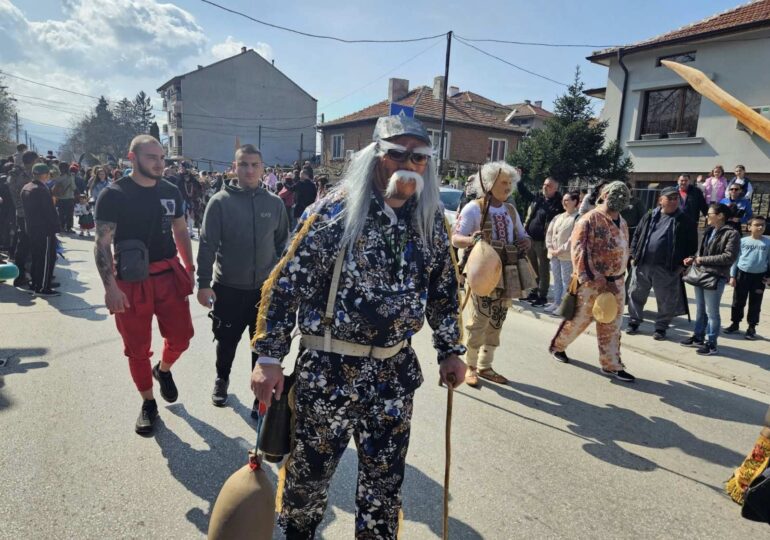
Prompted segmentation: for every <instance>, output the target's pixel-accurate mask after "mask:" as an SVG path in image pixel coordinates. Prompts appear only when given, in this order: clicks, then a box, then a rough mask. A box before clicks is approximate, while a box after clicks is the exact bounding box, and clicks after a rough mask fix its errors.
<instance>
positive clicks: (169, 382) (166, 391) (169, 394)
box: [152, 362, 179, 403]
mask: <svg viewBox="0 0 770 540" xmlns="http://www.w3.org/2000/svg"><path fill="white" fill-rule="evenodd" d="M152 376H153V377H155V380H156V381H158V384H160V395H161V396H163V399H165V400H166V401H168V402H169V403H174V402H175V401H176V400H177V398H178V397H179V391H178V390H177V389H176V385H175V384H174V377H173V376H172V375H171V372H170V371H169V372H164V371H161V370H160V362H158V363H157V364H155V367H154V368H152Z"/></svg>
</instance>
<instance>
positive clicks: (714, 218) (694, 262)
mask: <svg viewBox="0 0 770 540" xmlns="http://www.w3.org/2000/svg"><path fill="white" fill-rule="evenodd" d="M730 216H731V211H730V208H729V207H728V206H727V205H724V204H721V203H713V204H711V206H709V210H708V214H707V218H708V224H709V227H708V228H707V229H706V232H705V233H704V234H703V240H702V241H701V245H700V249H699V250H698V255H697V256H695V257H687V258H686V259H685V260H684V264H685V266H689V267H690V268H689V269H688V270H687V272H686V273H685V275H684V277H683V278H682V279H683V280H684V282H685V283H689V284H690V285H693V287H694V288H695V304H696V315H695V330H694V332H693V335H692V336H690V337H689V338H687V339H686V340H684V341H683V342H682V345H684V346H685V347H698V350H697V351H696V352H697V353H698V354H701V355H706V356H710V355H713V354H717V336H719V328H720V324H721V323H722V321H721V319H720V316H719V303H720V300H721V299H722V293H723V292H724V290H725V284H726V283H727V280H728V279H729V278H730V267H731V266H732V265H733V263H734V262H735V261H736V260H737V258H738V255H739V254H740V250H741V238H740V234H738V232H737V231H736V230H735V229H734V228H733V227H731V226H730V225H729V224H728V223H727V221H728V219H729V218H730Z"/></svg>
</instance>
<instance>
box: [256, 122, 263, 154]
mask: <svg viewBox="0 0 770 540" xmlns="http://www.w3.org/2000/svg"><path fill="white" fill-rule="evenodd" d="M257 148H259V149H260V151H261V150H262V124H259V139H258V141H257Z"/></svg>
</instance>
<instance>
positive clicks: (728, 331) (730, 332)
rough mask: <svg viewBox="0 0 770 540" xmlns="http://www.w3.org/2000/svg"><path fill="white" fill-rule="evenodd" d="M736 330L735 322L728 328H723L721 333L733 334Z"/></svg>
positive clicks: (736, 324)
mask: <svg viewBox="0 0 770 540" xmlns="http://www.w3.org/2000/svg"><path fill="white" fill-rule="evenodd" d="M738 328H739V327H738V323H737V322H734V323H732V324H731V325H730V326H728V327H726V328H724V329H723V330H722V332H724V333H725V334H734V333H735V332H737V331H738Z"/></svg>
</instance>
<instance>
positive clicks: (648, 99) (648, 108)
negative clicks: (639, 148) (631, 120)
mask: <svg viewBox="0 0 770 540" xmlns="http://www.w3.org/2000/svg"><path fill="white" fill-rule="evenodd" d="M699 110H700V94H699V93H698V92H696V91H695V90H693V89H692V88H690V87H689V86H683V87H679V88H665V89H662V90H649V91H647V92H645V93H644V115H643V117H642V131H641V134H642V135H647V134H657V135H660V137H662V138H665V137H672V135H673V137H683V136H686V137H694V136H695V132H696V131H697V128H698V111H699ZM685 133H686V135H685Z"/></svg>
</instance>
